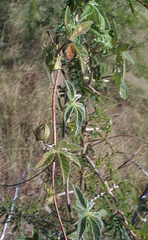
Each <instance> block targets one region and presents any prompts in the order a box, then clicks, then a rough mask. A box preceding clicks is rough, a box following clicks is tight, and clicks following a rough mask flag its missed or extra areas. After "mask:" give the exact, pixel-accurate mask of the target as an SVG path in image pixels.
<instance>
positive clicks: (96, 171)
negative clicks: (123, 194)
mask: <svg viewBox="0 0 148 240" xmlns="http://www.w3.org/2000/svg"><path fill="white" fill-rule="evenodd" d="M83 156H84V157H85V159H86V160H87V161H88V163H89V164H90V165H91V167H92V168H93V170H94V172H95V173H96V174H97V175H98V177H99V178H100V180H101V181H102V183H103V184H104V185H105V186H106V188H107V190H108V193H109V194H110V195H111V197H112V199H113V201H114V203H115V204H116V200H115V197H114V195H113V193H112V190H111V189H110V187H109V185H108V182H107V181H106V180H105V179H104V178H103V177H102V176H101V174H100V173H99V171H98V169H96V167H95V164H94V163H93V161H92V160H91V158H90V157H89V156H88V154H87V153H85V154H83Z"/></svg>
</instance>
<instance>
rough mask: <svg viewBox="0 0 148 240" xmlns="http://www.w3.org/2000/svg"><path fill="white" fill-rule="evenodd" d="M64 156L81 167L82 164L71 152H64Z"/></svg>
mask: <svg viewBox="0 0 148 240" xmlns="http://www.w3.org/2000/svg"><path fill="white" fill-rule="evenodd" d="M62 154H63V155H65V157H67V158H69V159H70V160H71V161H72V162H74V163H75V164H76V165H78V166H79V167H81V164H80V162H79V160H78V158H77V157H76V156H75V155H74V154H73V153H70V152H66V151H65V152H64V151H62Z"/></svg>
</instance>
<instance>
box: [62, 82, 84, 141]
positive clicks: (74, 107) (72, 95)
mask: <svg viewBox="0 0 148 240" xmlns="http://www.w3.org/2000/svg"><path fill="white" fill-rule="evenodd" d="M66 86H67V89H68V94H67V95H68V98H69V102H68V103H67V106H66V109H65V113H64V121H65V123H67V121H68V120H69V118H70V117H71V114H72V113H73V111H74V112H75V114H76V132H75V136H76V135H77V134H78V132H79V131H80V129H81V127H82V123H83V119H84V116H85V108H84V106H83V104H82V103H78V102H77V100H78V99H79V98H80V97H81V95H80V94H76V90H75V89H74V87H73V85H72V84H71V83H70V82H69V81H66Z"/></svg>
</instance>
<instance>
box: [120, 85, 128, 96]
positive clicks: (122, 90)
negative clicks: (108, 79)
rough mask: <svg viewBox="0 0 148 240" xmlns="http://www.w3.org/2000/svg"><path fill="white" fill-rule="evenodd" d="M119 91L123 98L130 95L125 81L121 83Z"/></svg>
mask: <svg viewBox="0 0 148 240" xmlns="http://www.w3.org/2000/svg"><path fill="white" fill-rule="evenodd" d="M119 93H120V96H121V98H123V99H126V98H127V96H128V90H127V86H126V84H125V82H124V81H122V82H121V84H120V91H119Z"/></svg>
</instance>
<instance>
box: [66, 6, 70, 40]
mask: <svg viewBox="0 0 148 240" xmlns="http://www.w3.org/2000/svg"><path fill="white" fill-rule="evenodd" d="M70 23H71V17H70V9H69V7H68V6H67V8H66V11H65V27H66V30H67V33H68V36H69V37H70V35H71V27H70Z"/></svg>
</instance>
